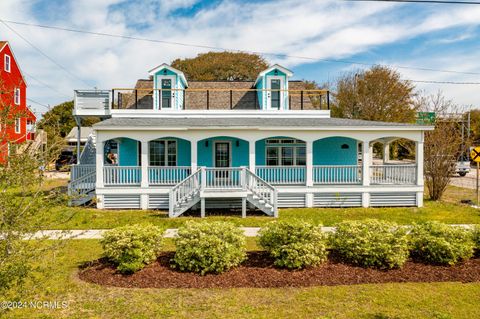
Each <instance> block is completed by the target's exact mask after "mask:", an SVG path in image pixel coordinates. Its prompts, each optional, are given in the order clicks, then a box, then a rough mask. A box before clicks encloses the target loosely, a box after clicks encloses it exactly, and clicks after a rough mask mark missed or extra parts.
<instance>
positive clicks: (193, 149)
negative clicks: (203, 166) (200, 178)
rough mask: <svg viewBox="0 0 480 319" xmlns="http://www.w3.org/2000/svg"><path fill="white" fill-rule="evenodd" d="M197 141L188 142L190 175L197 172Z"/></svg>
mask: <svg viewBox="0 0 480 319" xmlns="http://www.w3.org/2000/svg"><path fill="white" fill-rule="evenodd" d="M197 144H198V141H197V140H190V165H191V170H192V174H193V173H195V172H196V171H197V167H198V163H197Z"/></svg>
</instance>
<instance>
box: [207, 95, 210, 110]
mask: <svg viewBox="0 0 480 319" xmlns="http://www.w3.org/2000/svg"><path fill="white" fill-rule="evenodd" d="M209 109H210V90H207V110H209Z"/></svg>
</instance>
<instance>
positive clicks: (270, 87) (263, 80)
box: [254, 64, 293, 111]
mask: <svg viewBox="0 0 480 319" xmlns="http://www.w3.org/2000/svg"><path fill="white" fill-rule="evenodd" d="M292 75H293V73H292V71H290V70H288V69H286V68H284V67H282V66H280V65H278V64H275V65H273V66H271V67H270V68H268V69H266V70H265V71H262V72H260V74H259V75H258V77H257V80H256V81H255V84H254V85H255V88H256V89H257V90H258V91H257V92H258V93H257V95H258V100H259V106H260V109H262V110H279V111H280V110H282V111H283V110H288V109H290V105H289V98H288V78H290V77H291V76H292Z"/></svg>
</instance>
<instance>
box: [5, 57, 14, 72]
mask: <svg viewBox="0 0 480 319" xmlns="http://www.w3.org/2000/svg"><path fill="white" fill-rule="evenodd" d="M4 69H5V72H11V69H12V66H11V57H10V56H9V55H8V54H5V58H4Z"/></svg>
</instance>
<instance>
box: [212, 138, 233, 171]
mask: <svg viewBox="0 0 480 319" xmlns="http://www.w3.org/2000/svg"><path fill="white" fill-rule="evenodd" d="M230 160H231V158H230V143H228V142H215V168H220V170H217V171H216V173H215V177H216V178H222V179H223V178H225V179H227V178H229V176H230V174H229V171H228V170H222V169H221V168H227V167H230Z"/></svg>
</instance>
